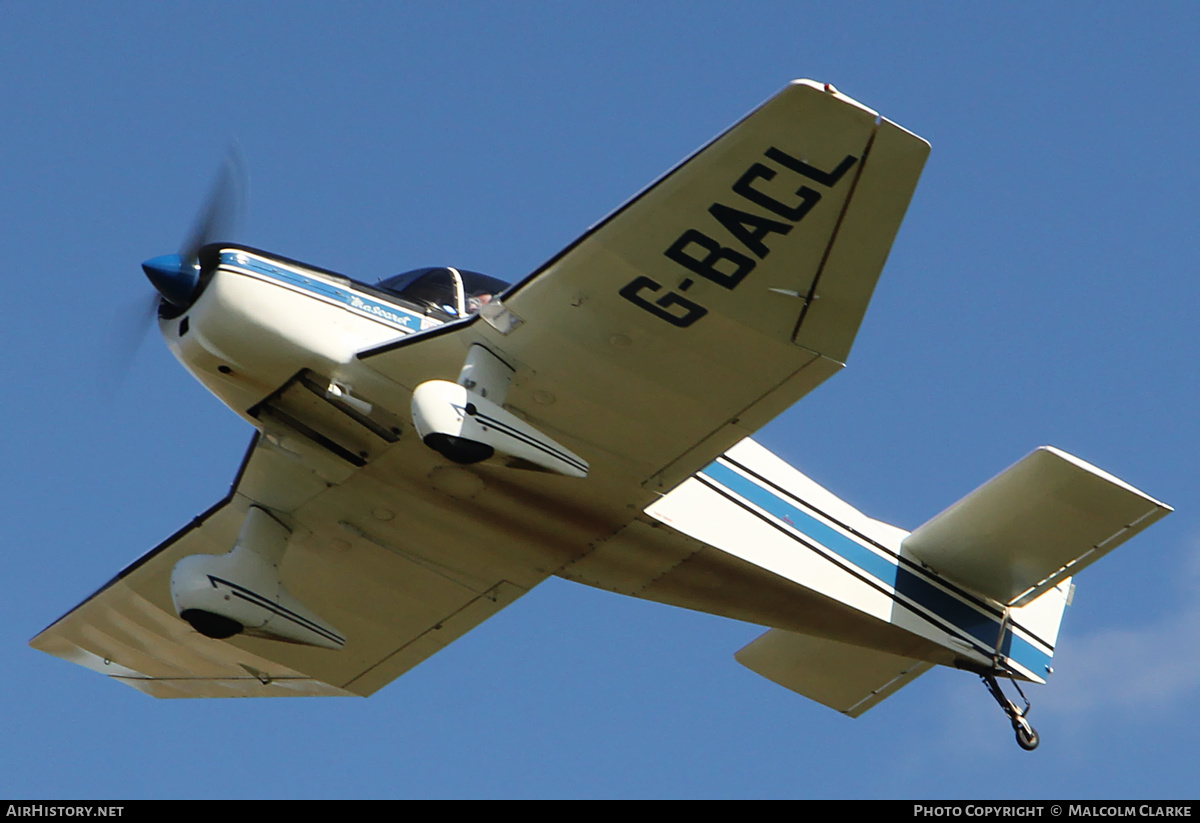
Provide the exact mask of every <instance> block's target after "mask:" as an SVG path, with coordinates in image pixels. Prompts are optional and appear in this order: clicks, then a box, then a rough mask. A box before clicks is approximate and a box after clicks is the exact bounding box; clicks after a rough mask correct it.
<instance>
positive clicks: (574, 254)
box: [359, 81, 929, 492]
mask: <svg viewBox="0 0 1200 823" xmlns="http://www.w3.org/2000/svg"><path fill="white" fill-rule="evenodd" d="M928 151H929V146H928V144H927V143H925V142H924V141H923V140H921V139H920V138H918V137H916V136H914V135H912V134H910V133H909V132H907V131H905V130H904V129H902V128H900V127H898V126H896V125H895V124H893V123H891V122H889V121H887V120H884V119H881V118H879V116H878V115H877V114H876V113H875V112H874V111H872V110H870V109H868V108H866V107H864V106H862V105H860V104H858V103H856V102H854V101H853V100H851V99H850V98H848V97H845V96H844V95H841V94H839V93H837V92H835V91H832V90H830V89H829V88H828V87H821V86H819V85H816V84H813V83H811V82H808V81H797V82H796V83H793V84H792V85H789V86H788V87H787V88H785V89H784V90H783V91H782V92H780V93H779V94H778V95H776V96H775V97H774V98H772V99H771V100H769V101H768V102H767V103H765V104H764V105H763V106H761V107H760V108H759V109H757V110H756V111H754V112H752V113H751V114H750V115H749V116H747V117H746V118H745V119H744V120H742V121H741V122H740V123H738V124H736V125H735V126H733V127H732V128H730V129H729V130H728V131H727V132H725V133H724V134H722V135H721V136H719V137H718V138H716V139H715V140H714V141H712V142H711V143H710V144H708V145H707V146H706V147H704V148H703V149H701V150H700V151H698V152H697V153H696V154H695V155H693V156H692V157H691V158H689V159H688V160H686V161H684V162H683V163H682V164H680V165H679V166H678V167H676V168H675V169H674V170H673V171H671V172H669V173H668V174H667V175H665V176H664V177H663V178H662V179H660V180H659V181H658V182H656V183H655V184H653V185H651V186H650V187H649V188H647V189H646V190H645V191H644V192H642V193H641V194H640V195H638V196H637V197H635V198H634V199H633V200H631V201H630V202H629V203H627V204H625V205H624V206H622V207H621V208H620V209H618V210H617V211H616V212H614V213H613V214H612V215H610V216H609V217H608V218H606V219H605V220H603V221H601V222H600V223H599V224H597V226H595V227H594V228H593V229H592V230H590V231H589V232H588V233H587V234H585V235H584V236H583V237H582V238H580V240H578V241H577V242H576V243H574V244H573V245H571V246H570V247H569V248H567V249H566V250H564V251H563V252H562V253H561V254H559V255H558V256H556V257H555V258H553V259H552V260H550V261H549V262H548V263H547V264H546V265H544V266H543V267H542V268H540V269H539V270H538V271H536V272H534V273H533V274H532V275H530V276H529V277H528V278H526V279H525V280H524V281H522V282H521V283H519V284H518V285H516V286H515V287H513V288H512V289H510V290H509V291H508V292H507V293H505V295H504V296H503V303H502V305H501V304H497V305H492V306H489V307H488V308H487V310H486V311H485V312H484V313H483V314H484V315H485V316H484V317H482V318H478V319H476V320H475V321H474V322H468V323H464V324H460V325H458V326H457V327H455V328H447V329H442V330H439V331H437V332H434V333H432V334H420V335H413V336H411V337H409V338H405V339H403V340H399V341H396V342H394V343H391V344H388V345H385V346H380V347H378V348H375V349H372V350H369V351H365V352H362V353H360V355H359V357H360V358H362V359H363V360H364V361H365V362H366V363H367V364H368V365H370V366H371V367H372V368H374V369H376V370H377V371H379V372H380V373H381V374H383V375H384V376H386V377H388V378H389V379H390V380H392V381H394V382H395V383H397V384H399V385H401V386H405V387H408V388H409V389H410V390H411V389H413V388H415V387H416V386H417V385H418V384H419V383H420V382H422V381H424V380H428V379H430V378H431V377H437V378H440V379H447V380H453V379H455V377H457V375H458V371H459V369H460V368H461V366H462V363H463V360H464V357H465V355H466V352H467V350H468V348H469V347H470V346H471V345H473V344H481V345H484V346H486V347H487V348H488V349H490V350H491V351H493V352H494V353H496V354H497V356H499V357H500V358H501V359H502V360H503V361H504V362H505V363H507V364H510V365H511V366H512V367H513V369H514V370H515V377H514V380H513V384H512V387H511V389H510V390H509V393H508V398H507V407H509V408H510V409H512V410H513V412H514V413H516V414H518V416H519V417H521V418H522V419H524V420H527V421H528V422H530V423H531V424H532V425H534V426H536V427H537V428H539V429H540V430H542V431H545V432H547V433H548V434H549V435H550V436H552V437H554V438H556V439H559V438H561V439H562V442H564V443H565V444H566V445H567V447H568V448H570V449H572V450H573V451H575V452H576V453H578V454H580V455H583V456H584V457H585V459H587V460H588V461H589V462H590V463H591V464H592V465H593V466H597V465H602V464H604V463H608V464H609V466H610V467H612V468H613V469H614V470H617V471H619V472H621V474H622V475H623V476H625V477H627V478H628V479H629V480H632V481H635V482H636V483H638V484H642V485H643V486H644V488H645V489H647V490H648V491H653V492H661V491H663V490H664V489H668V488H671V487H673V486H674V485H676V484H678V483H679V482H681V481H682V480H683V479H685V478H686V477H688V476H689V475H691V474H692V473H694V472H695V471H697V470H698V469H700V468H702V467H703V466H704V465H707V463H708V462H710V461H711V460H712V459H713V458H715V457H716V456H717V455H718V454H720V453H722V452H723V451H724V450H726V449H728V448H729V447H730V446H732V445H733V444H734V443H736V442H737V441H739V440H741V439H743V438H744V437H745V436H747V435H748V434H750V433H752V432H753V431H755V430H756V429H758V428H759V427H760V426H762V425H763V424H765V423H766V422H767V421H768V420H770V419H771V418H772V417H774V416H775V415H777V414H779V413H780V412H781V411H783V410H784V409H786V408H787V407H788V406H790V405H792V404H793V403H794V402H796V401H797V400H798V399H799V398H800V397H802V396H803V395H805V394H806V393H807V392H808V391H810V390H811V389H812V388H814V387H815V386H816V385H818V384H819V383H821V382H822V381H823V380H825V379H826V378H827V377H829V376H830V375H831V374H833V373H835V372H836V371H837V370H838V369H840V368H841V367H842V365H843V364H844V362H845V360H846V358H847V355H848V353H849V350H850V346H851V343H852V342H853V339H854V336H855V334H856V332H857V330H858V327H859V324H860V322H861V320H862V317H863V314H864V312H865V311H866V307H867V303H868V301H869V300H870V296H871V293H872V291H873V289H874V287H875V283H876V281H877V279H878V277H879V273H880V270H881V269H882V267H883V264H884V262H885V260H886V258H887V255H888V252H889V250H890V248H891V245H892V240H893V238H894V237H895V235H896V232H897V230H898V228H899V225H900V222H901V220H902V218H903V216H904V213H905V210H906V208H907V206H908V203H909V200H910V198H911V196H912V193H913V190H914V187H915V186H916V182H917V178H918V176H919V175H920V171H921V168H922V166H923V164H924V161H925V158H926V156H927V154H928ZM431 372H434V373H433V374H431Z"/></svg>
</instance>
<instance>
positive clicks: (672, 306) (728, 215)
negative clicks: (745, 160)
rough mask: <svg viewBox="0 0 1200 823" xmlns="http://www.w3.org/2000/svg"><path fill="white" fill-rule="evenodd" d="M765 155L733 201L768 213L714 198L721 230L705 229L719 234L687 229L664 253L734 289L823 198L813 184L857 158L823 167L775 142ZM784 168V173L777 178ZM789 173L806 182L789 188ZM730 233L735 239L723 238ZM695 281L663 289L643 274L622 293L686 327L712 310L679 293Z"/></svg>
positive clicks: (828, 181)
mask: <svg viewBox="0 0 1200 823" xmlns="http://www.w3.org/2000/svg"><path fill="white" fill-rule="evenodd" d="M763 158H764V160H766V161H769V162H756V163H754V164H752V165H751V166H750V168H748V169H746V171H745V172H744V173H743V174H742V176H741V177H739V178H738V179H737V182H735V183H734V184H733V185H732V186H731V187H730V189H731V190H732V191H733V193H734V194H736V195H737V196H738V197H739V198H741V201H745V203H743V202H741V201H735V202H737V204H738V206H745V204H746V203H748V204H750V205H752V206H757V207H758V208H760V209H764V210H766V211H767V212H769V215H764V214H761V213H758V212H755V211H747V210H746V209H745V208H737V207H734V206H730V205H727V204H725V203H713V204H712V205H711V206H709V207H708V213H709V214H710V215H711V216H712V217H713V218H714V219H715V220H716V222H717V223H718V224H719V226H720V229H722V230H723V232H716V231H714V229H713V228H707V229H706V231H707V232H713V233H716V234H718V237H720V238H721V239H718V237H713V236H712V234H708V233H706V231H701V230H700V229H687V230H686V231H684V232H683V234H681V235H679V237H678V238H677V239H676V240H675V242H674V243H672V244H671V245H670V247H668V248H667V250H666V251H665V252H663V254H664V255H666V257H667V258H668V259H669V260H671V261H673V262H675V263H678V264H679V265H680V266H682V267H683V268H684V269H686V270H687V271H688V272H690V273H691V274H692V275H695V276H697V277H702V278H704V279H705V280H708V281H710V282H712V283H716V284H717V285H718V286H721V287H723V288H726V289H730V290H732V289H735V288H737V287H738V285H739V284H740V283H741V282H742V281H743V280H745V279H746V276H747V275H749V274H750V272H752V271H754V267H755V266H756V265H757V264H758V261H760V260H763V259H765V258H766V256H767V255H768V254H770V253H771V248H770V246H769V245H768V242H769V241H774V240H777V239H778V238H777V237H775V235H779V236H780V237H782V236H783V235H786V234H787V233H788V232H790V231H791V230H792V229H793V228H794V227H795V226H796V224H797V223H799V222H800V221H801V220H803V219H804V218H805V216H806V215H807V214H808V213H809V212H810V211H812V209H813V208H814V207H815V206H816V205H817V204H818V203H819V202H820V200H821V192H820V191H818V190H817V189H815V188H813V187H812V186H810V185H809V183H815V184H816V185H817V186H820V187H822V188H826V189H832V188H833V187H834V186H836V185H837V184H838V182H839V181H840V180H841V179H842V177H843V176H845V174H846V172H848V171H849V170H850V169H851V168H853V167H854V164H855V163H857V162H858V158H857V157H854V156H852V155H846V157H845V158H844V159H843V160H842V162H841V163H839V164H838V165H837V167H836V168H835V169H833V170H832V171H822V170H821V169H818V168H816V167H815V166H810V165H809V164H807V163H805V162H803V161H802V160H798V159H796V158H795V157H792V156H791V155H790V154H787V153H785V152H783V151H781V150H779V149H777V148H775V147H774V146H772V147H771V148H769V149H767V150H766V151H765V152H763ZM781 171H783V172H784V176H783V177H782V178H781V179H780V180H779V181H776V182H773V181H775V178H776V177H777V176H778V175H779V174H780V172H781ZM791 175H799V176H800V177H802V178H804V179H805V181H807V182H805V183H802V184H801V185H800V186H799V187H798V188H796V189H794V190H792V191H788V189H789V188H790V185H788V183H787V182H785V181H786V178H787V177H788V176H791ZM780 192H787V193H786V195H784V194H781V193H780ZM781 198H782V199H781ZM726 236H728V237H731V238H732V240H733V242H730V241H728V240H726V239H724V238H725V237H726ZM694 282H695V281H694V280H693V279H692V277H686V278H685V279H684V280H683V281H682V282H681V283H680V284H679V291H678V292H677V291H668V292H665V293H664V292H663V289H664V286H663V285H662V284H661V283H658V282H655V281H654V280H653V279H652V278H649V277H645V276H643V277H638V278H635V279H634V280H632V281H630V282H629V283H627V284H625V286H624V287H622V288H621V290H620V291H619V292H618V294H620V295H621V296H622V297H624V298H625V299H626V300H628V301H629V302H630V303H633V304H634V305H635V306H637V307H638V308H641V309H644V310H646V311H648V312H649V313H650V314H652V315H654V316H655V317H658V318H660V319H662V320H665V321H667V322H668V323H670V324H671V325H672V326H678V327H680V328H687V327H688V326H690V325H692V324H693V323H695V322H696V321H697V320H699V319H700V318H701V317H703V316H704V315H706V314H708V309H706V308H705V307H704V306H701V305H700V304H699V303H696V302H695V301H693V300H689V299H688V298H687V297H684V296H683V295H682V294H680V293H679V292H686V291H687V290H688V289H689V288H691V287H692V285H693V283H694Z"/></svg>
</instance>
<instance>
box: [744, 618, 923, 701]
mask: <svg viewBox="0 0 1200 823" xmlns="http://www.w3.org/2000/svg"><path fill="white" fill-rule="evenodd" d="M734 657H736V658H737V661H738V662H739V663H741V664H742V665H743V666H745V667H746V668H748V669H750V670H751V671H752V672H754V673H756V674H761V675H762V676H763V677H765V678H767V679H768V680H772V681H774V682H776V683H778V684H779V685H780V686H783V687H784V688H786V689H791V690H792V691H794V692H796V693H798V694H802V695H804V696H805V697H808V698H811V699H812V700H815V701H817V702H818V703H821V704H824V705H826V706H828V707H829V708H831V709H837V710H838V711H839V712H841V713H843V714H848V715H850V716H851V717H858V716H859V715H860V714H862V713H863V712H865V711H866V710H867V709H869V708H871V707H872V706H874V705H875V704H876V703H879V702H880V701H882V700H883V699H884V698H887V697H890V696H891V695H893V694H895V693H896V692H898V691H899V690H900V689H901V688H903V687H904V686H907V685H908V684H909V683H911V682H912V681H914V680H916V679H917V678H918V677H920V676H921V675H922V674H924V673H925V672H927V671H929V670H930V669H931V668H933V664H932V663H925V662H923V661H920V660H913V659H911V658H908V657H901V656H899V655H895V654H888V653H887V652H879V651H875V650H874V649H866V648H863V647H861V646H852V645H850V644H849V643H840V642H838V641H836V640H825V639H823V638H820V637H810V636H809V635H804V634H796V633H795V632H787V631H783V630H782V629H771V630H770V631H769V632H767V633H766V634H764V635H762V636H761V637H759V638H758V639H757V640H755V641H754V642H753V643H751V644H750V645H748V646H746V647H745V648H744V649H742V650H741V651H739V652H738V653H737V654H736V655H734Z"/></svg>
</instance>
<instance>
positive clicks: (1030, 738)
mask: <svg viewBox="0 0 1200 823" xmlns="http://www.w3.org/2000/svg"><path fill="white" fill-rule="evenodd" d="M1013 731H1015V732H1016V733H1017V745H1018V746H1020V747H1021V748H1022V749H1024V750H1025V751H1027V752H1031V751H1033V750H1034V749H1036V748H1037V747H1038V743H1040V742H1041V740H1040V739H1039V738H1038V733H1037V730H1036V729H1034V728H1033V726H1030V725H1029V723H1028V722H1027V721H1025V720H1024V719H1022V721H1021V722H1020V723H1015V722H1014V723H1013Z"/></svg>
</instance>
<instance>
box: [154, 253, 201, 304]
mask: <svg viewBox="0 0 1200 823" xmlns="http://www.w3.org/2000/svg"><path fill="white" fill-rule="evenodd" d="M142 271H144V272H145V273H146V277H148V278H150V282H151V283H152V284H154V288H155V289H157V290H158V293H159V294H161V295H162V297H163V300H166V301H167V302H168V303H170V304H172V305H174V306H178V307H180V308H183V307H185V306H187V304H188V300H189V299H190V298H191V296H192V292H194V291H195V290H196V283H197V282H198V281H199V279H200V273H199V271H197V269H196V267H195V266H192V265H188V264H187V263H185V262H184V260H183V258H182V257H180V256H179V255H178V254H164V255H162V256H160V257H154V258H151V259H150V260H147V261H146V262H145V263H143V264H142Z"/></svg>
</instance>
